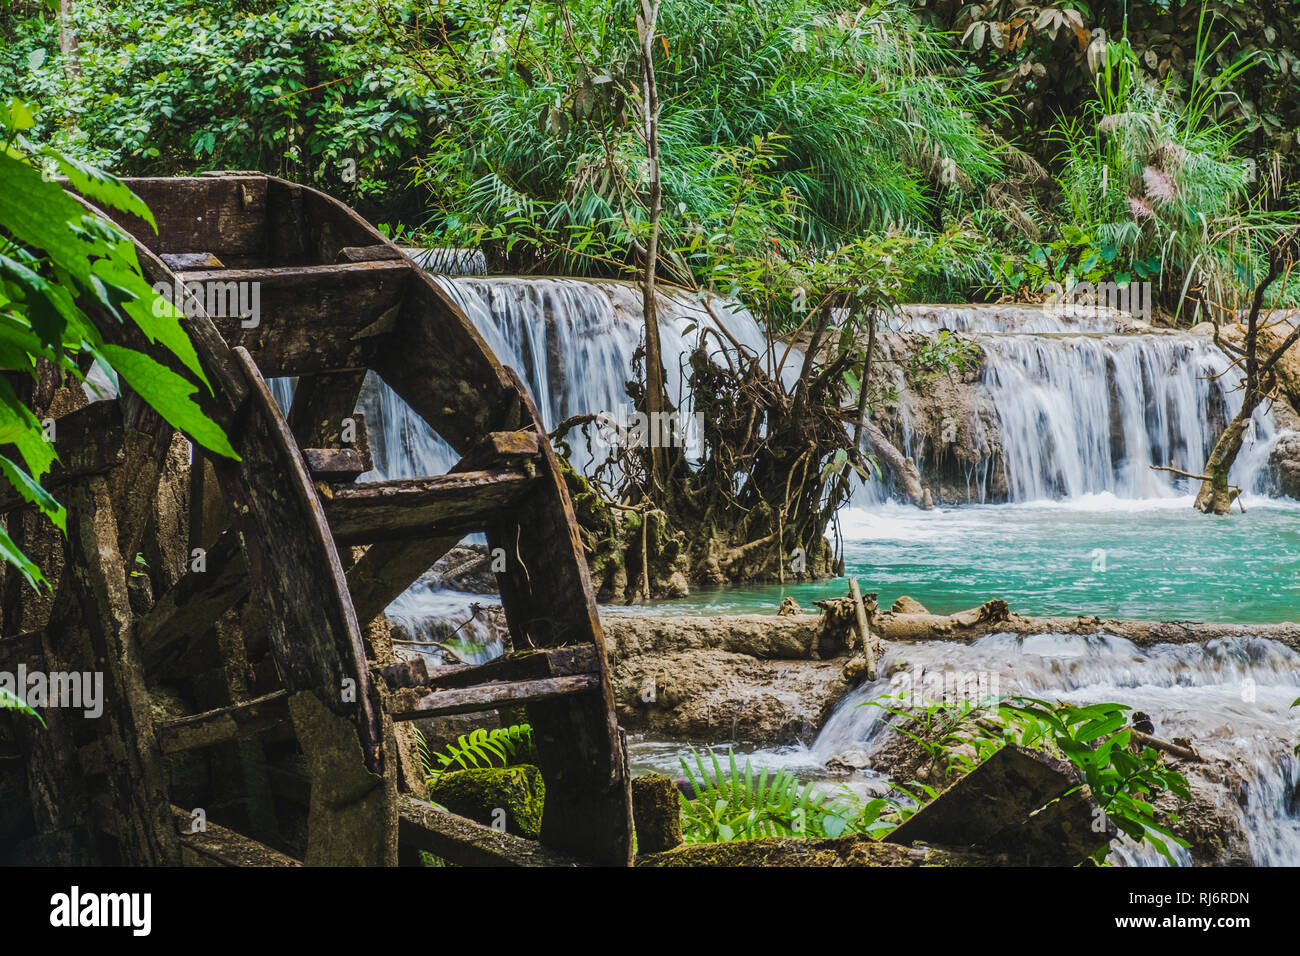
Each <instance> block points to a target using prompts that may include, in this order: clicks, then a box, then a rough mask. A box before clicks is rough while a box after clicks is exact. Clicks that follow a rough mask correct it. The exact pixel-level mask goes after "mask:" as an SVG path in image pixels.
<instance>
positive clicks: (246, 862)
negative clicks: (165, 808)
mask: <svg viewBox="0 0 1300 956" xmlns="http://www.w3.org/2000/svg"><path fill="white" fill-rule="evenodd" d="M172 818H173V820H174V821H175V824H176V832H177V834H178V836H179V838H180V844H181V862H182V863H183V864H184V865H185V866H275V867H280V866H283V867H296V866H302V863H301V862H300V861H298V860H295V859H294V858H293V857H291V856H288V855H286V854H284V853H281V852H280V851H278V850H273V849H271V848H270V847H269V846H266V845H265V844H263V843H258V842H257V841H256V840H252V839H249V838H248V837H246V836H244V835H243V834H242V833H237V832H236V831H234V830H230V829H227V828H226V827H223V826H220V825H218V824H216V823H213V822H212V821H211V820H209V821H207V822H206V823H205V824H204V827H203V829H202V830H201V831H200V832H197V833H196V832H194V818H193V817H192V816H191V815H190V813H189V812H188V811H186V810H183V809H181V808H180V807H177V806H173V807H172Z"/></svg>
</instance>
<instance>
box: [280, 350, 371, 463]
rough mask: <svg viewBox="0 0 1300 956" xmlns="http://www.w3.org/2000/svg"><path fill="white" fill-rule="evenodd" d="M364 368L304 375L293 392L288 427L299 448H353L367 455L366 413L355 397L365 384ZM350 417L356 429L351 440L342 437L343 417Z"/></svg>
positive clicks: (364, 455) (368, 455)
mask: <svg viewBox="0 0 1300 956" xmlns="http://www.w3.org/2000/svg"><path fill="white" fill-rule="evenodd" d="M365 380H366V373H365V372H364V371H353V372H341V373H339V374H336V375H304V376H302V377H301V378H299V379H298V386H297V388H295V389H294V392H293V407H292V408H290V409H289V428H290V430H291V431H292V432H293V437H294V439H295V440H296V441H297V442H298V445H299V447H301V448H345V447H351V448H354V449H356V450H357V451H358V452H359V453H361V454H362V455H363V457H365V458H366V459H369V458H370V441H369V438H368V436H367V434H366V429H365V416H364V415H362V414H361V412H359V411H357V399H358V398H359V397H360V395H361V387H362V385H364V384H365ZM348 418H350V419H352V423H353V426H354V430H355V432H356V434H355V436H354V437H353V440H352V441H351V442H345V441H343V434H342V433H343V422H344V419H348Z"/></svg>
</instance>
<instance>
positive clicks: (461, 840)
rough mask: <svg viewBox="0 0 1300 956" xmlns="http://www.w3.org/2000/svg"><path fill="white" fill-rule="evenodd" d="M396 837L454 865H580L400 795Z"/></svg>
mask: <svg viewBox="0 0 1300 956" xmlns="http://www.w3.org/2000/svg"><path fill="white" fill-rule="evenodd" d="M397 840H398V843H400V844H402V845H404V846H409V847H413V848H414V849H417V850H424V851H425V852H426V853H432V854H433V855H434V856H437V857H440V858H441V859H444V860H446V861H447V862H449V863H454V864H456V865H457V866H506V867H518V866H565V867H572V866H582V865H583V864H582V863H581V862H580V861H579V860H577V859H575V858H574V857H571V856H567V855H565V854H563V853H557V852H556V851H554V850H551V849H550V848H548V847H545V846H543V845H542V844H540V843H538V842H536V841H534V840H526V839H524V838H523V837H520V836H515V835H514V834H512V833H501V832H499V831H497V830H493V829H492V828H491V827H485V826H483V825H482V824H480V823H475V822H474V821H473V820H467V819H465V818H464V817H461V816H457V815H456V814H454V813H448V812H447V811H445V810H439V809H438V808H437V807H435V806H434V805H433V804H431V803H428V802H426V801H424V800H417V799H415V798H414V797H409V796H402V797H401V798H400V816H399V823H398V831H397Z"/></svg>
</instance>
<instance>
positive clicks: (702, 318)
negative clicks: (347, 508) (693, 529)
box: [361, 276, 799, 481]
mask: <svg viewBox="0 0 1300 956" xmlns="http://www.w3.org/2000/svg"><path fill="white" fill-rule="evenodd" d="M436 278H437V281H438V282H439V284H441V285H442V287H443V288H444V289H445V290H446V291H447V293H448V295H450V296H451V298H452V299H453V300H454V301H455V302H456V304H457V305H459V306H460V307H461V309H462V310H463V311H464V312H465V314H466V316H468V318H469V320H470V322H471V323H473V325H474V327H475V329H477V330H478V333H479V334H480V335H481V336H482V337H483V339H484V341H485V342H486V343H487V345H488V347H489V348H490V349H491V350H492V351H493V353H494V354H495V355H496V356H497V358H498V359H499V360H500V361H501V362H502V363H503V364H505V365H508V366H510V367H512V368H514V370H515V371H516V372H518V373H519V376H520V378H522V379H523V381H524V384H525V385H526V386H527V388H528V391H529V394H530V395H531V396H532V398H533V401H534V402H536V404H537V408H538V411H539V412H540V413H541V416H542V424H543V426H544V427H545V428H547V429H548V430H549V429H553V428H555V427H556V426H557V425H559V424H560V423H561V422H563V421H564V420H565V419H566V418H569V417H570V416H573V415H581V414H595V413H601V412H605V413H610V414H614V415H618V414H620V413H626V412H630V411H631V400H630V399H629V398H628V396H627V393H626V390H625V388H624V385H625V383H626V382H627V381H628V379H629V378H631V376H632V354H633V352H635V351H636V349H637V346H638V345H639V343H640V342H641V339H642V338H643V329H644V319H643V318H642V312H641V293H640V290H639V288H638V287H637V286H636V285H634V284H633V283H631V282H621V281H614V280H586V279H564V278H525V277H515V276H495V277H490V278H479V277H476V276H457V277H449V276H437V277H436ZM714 309H715V311H717V313H718V318H719V319H721V322H722V324H723V325H724V326H725V328H726V330H727V332H728V333H729V334H730V335H731V336H732V337H734V338H735V339H736V340H737V341H739V342H740V343H741V344H742V345H743V346H744V347H745V348H746V349H748V350H750V351H752V352H753V353H754V354H756V355H759V356H764V360H765V362H766V366H767V367H768V368H769V369H770V368H772V367H773V365H774V364H775V361H779V359H780V355H779V354H778V355H776V357H775V360H774V359H773V357H772V356H773V352H774V349H773V348H772V345H771V344H770V343H769V342H768V340H767V337H766V336H765V335H764V334H763V330H762V327H761V326H760V325H759V323H758V321H757V320H756V319H755V318H754V317H753V316H752V315H750V314H749V313H748V312H746V311H745V310H743V309H740V308H738V307H735V306H730V305H728V304H727V303H725V302H722V301H721V300H716V301H715V305H714ZM659 323H660V342H661V348H662V351H663V355H664V365H665V371H666V373H667V383H666V384H667V386H668V396H669V398H670V400H671V401H672V402H673V404H674V405H675V406H676V407H677V408H678V409H680V410H681V411H682V412H683V414H685V415H689V414H690V410H691V402H690V395H689V393H688V391H687V389H686V387H685V381H686V376H687V374H688V372H689V370H688V369H687V367H686V362H687V358H688V356H689V354H690V351H691V349H693V348H694V347H695V346H696V344H697V342H699V341H700V338H701V335H702V334H703V332H704V330H713V331H714V332H715V334H712V335H710V336H708V337H707V338H706V339H705V344H706V347H709V348H711V349H716V348H717V347H718V345H717V343H718V342H719V341H720V339H719V337H718V336H717V334H716V329H717V321H716V320H715V318H714V316H713V315H711V314H710V313H709V312H708V310H707V309H706V308H705V307H704V306H703V305H702V304H701V303H700V302H699V301H697V300H696V299H695V298H694V297H693V296H690V295H688V294H686V293H682V292H671V293H668V294H664V295H662V296H661V301H660V307H659ZM798 358H799V356H798V355H792V357H791V360H788V361H787V362H786V364H785V366H784V368H783V369H782V375H783V378H784V379H785V380H786V382H787V383H789V384H792V383H793V381H794V377H795V374H796V372H797V365H796V364H795V363H796V360H797V359H798ZM361 408H362V410H363V411H364V412H365V414H366V422H367V427H368V428H369V431H370V436H371V448H372V452H373V454H374V461H375V470H374V471H372V472H370V473H369V474H367V475H365V476H363V479H362V480H372V481H377V480H383V479H389V478H409V477H415V476H418V475H436V474H442V473H444V472H445V471H447V469H448V468H450V467H451V466H452V465H453V464H454V463H455V461H456V456H455V454H454V453H453V452H452V450H451V449H450V447H448V446H447V444H446V443H445V442H443V441H442V439H440V438H438V436H437V435H436V434H434V432H433V430H432V429H431V428H429V426H428V425H426V424H425V423H424V422H423V420H421V419H420V418H419V417H418V416H416V415H415V414H414V413H412V412H411V411H410V409H408V408H407V407H406V404H405V403H404V402H402V400H401V399H400V398H398V397H397V395H396V394H395V393H394V392H393V391H392V389H390V388H388V387H387V386H386V385H384V384H383V383H382V382H381V381H380V380H379V379H378V377H376V376H374V375H373V374H371V375H369V376H367V381H366V385H365V387H364V388H363V390H362V399H361ZM687 451H688V454H689V453H690V451H691V448H690V446H689V445H688V448H687ZM573 452H574V461H573V463H574V465H575V467H579V468H582V467H584V466H585V465H586V464H587V463H588V462H587V452H586V448H585V443H584V442H582V441H577V440H575V441H574V442H573Z"/></svg>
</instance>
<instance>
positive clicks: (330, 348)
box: [176, 261, 415, 377]
mask: <svg viewBox="0 0 1300 956" xmlns="http://www.w3.org/2000/svg"><path fill="white" fill-rule="evenodd" d="M176 275H177V278H178V279H179V280H180V281H182V282H184V283H186V285H187V287H188V285H189V284H190V283H198V284H199V285H200V286H202V288H203V289H204V290H205V292H204V298H205V302H206V301H208V300H211V301H212V302H213V303H222V302H225V303H233V302H236V301H238V299H239V296H238V295H237V294H236V295H232V294H231V293H232V291H234V292H238V290H239V289H240V288H241V285H240V284H243V283H248V284H249V285H247V286H245V287H244V290H245V291H244V292H243V296H244V299H245V300H246V301H249V302H250V303H251V301H252V296H253V293H254V290H256V294H257V299H258V314H257V316H256V317H255V318H256V324H252V323H253V322H254V317H252V316H250V317H246V318H245V317H241V316H240V315H239V314H238V313H239V311H240V310H239V309H237V308H235V307H234V305H233V304H227V305H225V306H222V307H221V308H219V309H218V308H214V309H213V310H212V311H224V312H225V313H228V314H225V315H210V317H211V319H212V321H213V322H214V323H215V324H216V327H217V328H218V330H220V332H221V334H222V336H223V337H224V338H225V340H226V342H228V343H229V344H230V346H231V347H232V348H233V347H236V346H239V347H242V348H246V349H248V350H249V352H250V353H251V354H252V355H253V357H254V359H255V360H256V361H257V365H258V367H259V368H260V369H261V370H262V374H263V375H265V376H268V377H276V376H282V375H304V374H311V373H318V372H329V371H339V370H345V369H357V368H364V367H366V365H367V361H368V358H369V356H370V355H371V354H372V353H373V352H374V351H375V349H376V348H379V347H382V345H383V344H384V343H385V342H386V341H387V339H386V335H387V333H389V332H391V331H392V329H393V328H394V326H395V324H396V320H397V315H398V312H399V310H400V308H401V306H402V302H403V297H404V295H405V289H406V285H407V282H408V280H409V279H410V278H411V276H413V275H415V269H414V267H413V266H412V265H411V264H410V263H409V262H405V261H401V262H358V263H350V264H345V265H321V266H283V267H276V268H263V269H224V270H215V271H195V272H179V273H177V274H176ZM399 351H400V350H399Z"/></svg>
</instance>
